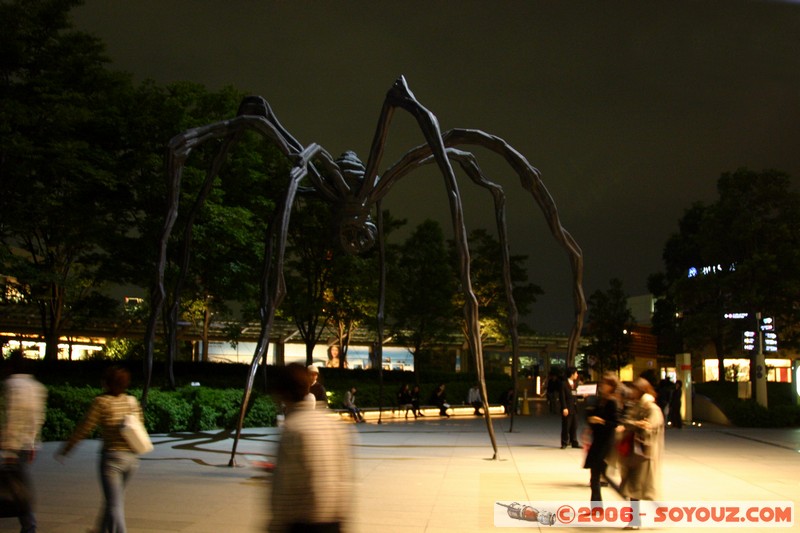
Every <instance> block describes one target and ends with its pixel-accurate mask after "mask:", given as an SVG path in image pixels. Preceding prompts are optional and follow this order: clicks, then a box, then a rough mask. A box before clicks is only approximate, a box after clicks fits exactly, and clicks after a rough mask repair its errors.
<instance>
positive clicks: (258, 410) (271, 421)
mask: <svg viewBox="0 0 800 533" xmlns="http://www.w3.org/2000/svg"><path fill="white" fill-rule="evenodd" d="M277 415H278V406H277V405H275V402H274V401H272V398H269V397H266V396H256V398H255V399H254V400H253V401H252V405H251V407H250V410H249V411H248V412H247V416H245V417H244V427H272V426H274V425H275V421H276V419H277Z"/></svg>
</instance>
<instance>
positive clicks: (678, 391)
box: [669, 380, 683, 429]
mask: <svg viewBox="0 0 800 533" xmlns="http://www.w3.org/2000/svg"><path fill="white" fill-rule="evenodd" d="M682 408H683V381H681V380H678V381H676V382H675V390H673V391H672V395H671V396H670V399H669V425H670V426H671V427H674V428H677V429H682V428H683V415H682V414H681V409H682Z"/></svg>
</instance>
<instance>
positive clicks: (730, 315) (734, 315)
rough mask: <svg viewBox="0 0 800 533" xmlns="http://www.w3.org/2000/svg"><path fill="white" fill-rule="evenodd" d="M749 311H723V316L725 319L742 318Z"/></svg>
mask: <svg viewBox="0 0 800 533" xmlns="http://www.w3.org/2000/svg"><path fill="white" fill-rule="evenodd" d="M749 316H750V313H725V314H724V315H723V317H724V318H725V319H727V320H744V319H745V318H747V317H749Z"/></svg>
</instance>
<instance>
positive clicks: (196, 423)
mask: <svg viewBox="0 0 800 533" xmlns="http://www.w3.org/2000/svg"><path fill="white" fill-rule="evenodd" d="M100 393H101V390H100V389H96V388H92V387H70V386H68V385H54V386H50V387H48V401H47V413H46V418H45V423H44V426H43V427H42V439H43V440H46V441H51V440H66V439H68V438H69V436H70V435H71V434H72V432H73V430H74V429H75V426H76V425H77V424H78V422H80V421H81V420H83V418H84V416H85V415H86V411H87V410H88V409H89V405H90V404H91V403H92V400H93V399H94V397H95V396H97V395H98V394H100ZM130 393H131V394H132V395H134V396H136V397H137V398H141V391H139V390H132V391H130ZM241 401H242V391H241V390H239V389H211V388H206V387H185V388H183V389H180V390H177V391H161V390H157V389H152V390H151V391H150V392H149V394H148V400H147V408H146V409H145V413H144V418H145V427H147V430H148V431H149V432H150V433H171V432H175V431H208V430H213V429H221V428H224V429H232V428H235V427H236V425H237V424H238V421H239V403H240V402H241ZM277 412H278V409H277V406H276V405H275V402H273V400H272V399H271V398H270V397H267V396H264V395H263V394H260V393H258V392H255V391H254V392H253V395H252V396H251V401H250V409H249V410H248V412H247V415H246V416H245V419H244V427H270V426H274V425H275V420H276V415H277ZM98 433H99V432H98V431H97V430H96V431H95V432H94V434H93V435H92V437H96V436H97V435H98Z"/></svg>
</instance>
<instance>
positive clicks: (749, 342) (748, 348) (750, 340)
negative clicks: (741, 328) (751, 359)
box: [742, 331, 758, 352]
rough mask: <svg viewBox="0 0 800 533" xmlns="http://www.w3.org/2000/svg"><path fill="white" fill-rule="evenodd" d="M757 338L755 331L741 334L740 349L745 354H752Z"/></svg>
mask: <svg viewBox="0 0 800 533" xmlns="http://www.w3.org/2000/svg"><path fill="white" fill-rule="evenodd" d="M756 342H758V337H757V336H756V332H755V331H745V332H743V333H742V347H743V348H744V351H745V352H753V351H755V349H756Z"/></svg>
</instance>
